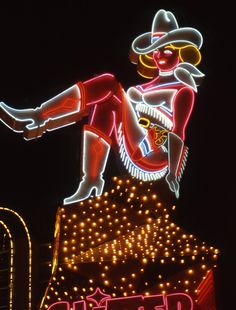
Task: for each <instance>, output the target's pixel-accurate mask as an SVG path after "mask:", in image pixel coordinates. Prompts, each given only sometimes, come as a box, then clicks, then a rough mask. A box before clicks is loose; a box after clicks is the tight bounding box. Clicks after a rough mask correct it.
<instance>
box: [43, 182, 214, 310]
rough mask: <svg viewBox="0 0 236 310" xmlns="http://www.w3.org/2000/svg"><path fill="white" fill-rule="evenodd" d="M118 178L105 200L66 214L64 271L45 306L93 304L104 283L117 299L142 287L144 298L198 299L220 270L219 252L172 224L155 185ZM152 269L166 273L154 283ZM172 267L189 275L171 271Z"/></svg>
mask: <svg viewBox="0 0 236 310" xmlns="http://www.w3.org/2000/svg"><path fill="white" fill-rule="evenodd" d="M113 181H114V183H113V188H112V189H111V191H110V192H106V193H104V195H103V196H101V197H96V198H91V199H87V200H85V201H82V202H79V203H77V204H75V205H72V206H70V207H68V206H67V207H66V208H61V209H60V230H61V233H60V241H59V249H60V250H59V256H58V258H57V259H58V261H59V266H58V268H57V270H56V272H54V275H53V276H52V279H51V281H50V284H49V287H48V290H47V292H46V295H45V303H44V309H47V307H48V306H49V305H50V304H51V303H52V302H57V301H61V300H68V301H70V300H71V301H72V300H78V299H86V296H88V295H89V294H91V293H92V292H93V291H95V289H96V287H98V286H99V287H100V288H101V289H102V291H103V292H104V293H108V294H110V295H111V296H112V297H121V296H129V295H136V294H139V293H140V287H142V293H143V294H144V295H150V294H156V293H163V294H165V293H170V292H176V291H181V292H186V293H189V294H191V295H192V296H195V297H196V296H197V293H198V290H197V287H198V285H199V283H200V282H201V281H202V279H203V278H204V277H205V276H206V274H207V272H209V271H210V270H211V269H212V268H213V267H215V266H216V260H217V257H218V250H217V249H214V248H213V247H210V246H207V245H206V244H205V242H201V241H199V240H197V238H195V237H194V236H193V235H192V234H189V233H187V232H185V231H184V230H183V229H181V228H180V227H179V226H177V225H176V224H175V223H173V222H172V221H171V219H170V215H169V213H170V210H168V209H167V207H164V206H163V204H162V202H160V200H159V197H158V194H157V193H156V191H155V183H145V182H142V181H137V180H135V179H122V178H117V177H115V178H114V179H113ZM170 208H172V210H174V209H175V206H172V207H170ZM151 265H152V266H153V265H156V266H159V268H158V272H153V274H152V276H151V279H152V280H151V281H150V276H148V275H146V271H147V270H148V269H149V268H150V266H151ZM172 265H175V266H176V268H177V272H180V273H181V275H180V274H176V275H175V274H172V275H171V277H169V276H167V275H166V274H165V272H166V270H168V268H169V267H170V266H172Z"/></svg>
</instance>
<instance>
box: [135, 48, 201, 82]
mask: <svg viewBox="0 0 236 310" xmlns="http://www.w3.org/2000/svg"><path fill="white" fill-rule="evenodd" d="M165 48H169V49H173V50H178V54H179V59H180V61H181V62H187V63H190V64H191V65H193V66H197V65H198V64H199V63H200V62H201V59H202V56H201V53H200V51H199V49H198V48H197V47H196V46H194V45H191V44H188V45H184V46H177V45H173V44H170V45H167V46H166V47H165ZM151 55H152V53H149V54H144V55H138V54H136V53H134V51H133V50H131V53H130V60H131V62H132V63H134V64H137V72H138V73H139V74H140V75H141V76H142V77H144V78H146V79H153V78H154V77H155V76H156V75H157V74H158V72H157V67H156V64H155V62H154V60H153V58H152V56H151Z"/></svg>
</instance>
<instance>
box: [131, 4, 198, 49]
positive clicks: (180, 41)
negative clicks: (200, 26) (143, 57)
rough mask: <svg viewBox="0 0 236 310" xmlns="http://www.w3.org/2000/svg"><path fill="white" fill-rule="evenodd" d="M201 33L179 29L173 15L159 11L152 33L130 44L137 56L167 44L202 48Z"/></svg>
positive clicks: (192, 29)
mask: <svg viewBox="0 0 236 310" xmlns="http://www.w3.org/2000/svg"><path fill="white" fill-rule="evenodd" d="M202 41H203V39H202V35H201V33H200V32H199V31H198V30H196V29H194V28H190V27H185V28H179V26H178V23H177V21H176V18H175V16H174V14H173V13H171V12H169V11H165V10H159V11H158V12H157V13H156V15H155V17H154V19H153V22H152V31H151V32H146V33H144V34H141V35H140V36H138V37H137V38H136V39H135V40H134V41H133V43H132V48H133V50H134V52H135V53H137V54H147V53H150V52H152V51H154V50H156V49H158V48H160V47H163V46H165V45H168V44H174V45H176V46H183V45H188V44H191V45H194V46H195V47H197V48H198V49H200V48H201V46H202Z"/></svg>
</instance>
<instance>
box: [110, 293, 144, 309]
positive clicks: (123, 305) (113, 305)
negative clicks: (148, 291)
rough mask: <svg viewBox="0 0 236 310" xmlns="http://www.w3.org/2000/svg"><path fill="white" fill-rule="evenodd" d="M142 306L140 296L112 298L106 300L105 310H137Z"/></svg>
mask: <svg viewBox="0 0 236 310" xmlns="http://www.w3.org/2000/svg"><path fill="white" fill-rule="evenodd" d="M142 305H143V298H142V296H134V297H124V298H113V299H110V300H107V310H139V308H140V307H142Z"/></svg>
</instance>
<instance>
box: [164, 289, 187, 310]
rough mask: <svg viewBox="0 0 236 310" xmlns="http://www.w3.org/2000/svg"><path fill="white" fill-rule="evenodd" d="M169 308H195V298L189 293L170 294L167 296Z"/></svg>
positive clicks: (176, 309) (179, 309) (184, 309)
mask: <svg viewBox="0 0 236 310" xmlns="http://www.w3.org/2000/svg"><path fill="white" fill-rule="evenodd" d="M166 304H167V309H169V310H193V300H192V298H191V297H190V296H189V295H187V294H181V293H179V294H170V295H167V297H166Z"/></svg>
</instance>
